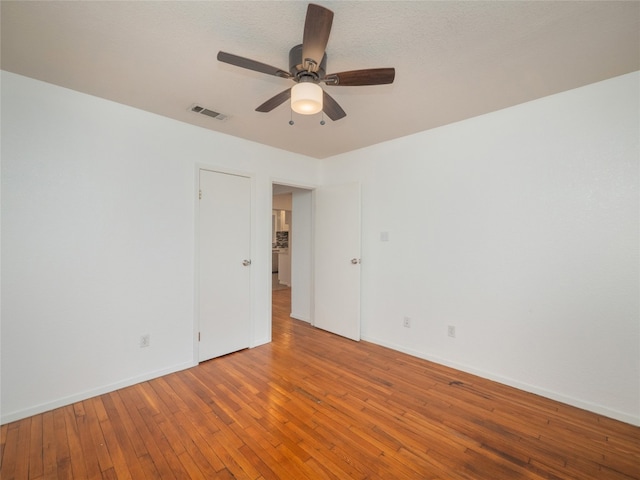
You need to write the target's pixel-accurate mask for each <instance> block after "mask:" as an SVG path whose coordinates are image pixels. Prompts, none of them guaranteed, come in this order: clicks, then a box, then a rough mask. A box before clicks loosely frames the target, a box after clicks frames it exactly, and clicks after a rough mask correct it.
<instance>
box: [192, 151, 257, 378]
mask: <svg viewBox="0 0 640 480" xmlns="http://www.w3.org/2000/svg"><path fill="white" fill-rule="evenodd" d="M201 170H206V171H209V172H215V173H222V174H225V175H237V176H241V177H247V178H249V180H250V185H251V202H250V216H251V219H250V233H249V235H250V237H251V239H250V253H251V255H250V257H253V256H254V253H255V252H256V251H257V250H256V247H257V245H256V238H255V237H256V235H255V232H256V179H255V175H254V174H252V173H248V172H245V171H242V170H235V169H231V168H227V167H221V166H219V165H209V164H204V163H196V164H195V169H194V189H193V192H194V195H193V201H194V210H193V212H194V216H193V223H194V252H193V275H194V277H193V285H194V296H193V331H192V339H193V350H192V351H193V359H192V362H193V365H198V364H199V363H200V341H199V339H198V332H199V331H200V221H199V219H200V171H201ZM255 278H256V275H255V273H254V269H253V268H252V269H251V271H250V280H249V285H250V286H249V304H250V314H249V328H250V335H249V338H250V345H252V344H253V341H254V338H255V312H254V301H253V300H254V298H255V292H254V289H255Z"/></svg>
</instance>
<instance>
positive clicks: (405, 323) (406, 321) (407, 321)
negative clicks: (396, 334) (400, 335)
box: [402, 317, 411, 328]
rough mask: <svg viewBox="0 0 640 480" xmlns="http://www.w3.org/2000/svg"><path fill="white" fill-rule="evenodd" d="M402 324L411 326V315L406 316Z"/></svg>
mask: <svg viewBox="0 0 640 480" xmlns="http://www.w3.org/2000/svg"><path fill="white" fill-rule="evenodd" d="M402 325H404V327H405V328H411V319H410V318H409V317H404V322H403V323H402Z"/></svg>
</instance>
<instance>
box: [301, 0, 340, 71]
mask: <svg viewBox="0 0 640 480" xmlns="http://www.w3.org/2000/svg"><path fill="white" fill-rule="evenodd" d="M332 23H333V12H332V11H331V10H328V9H326V8H324V7H321V6H320V5H315V4H313V3H310V4H309V7H308V8H307V18H306V20H305V22H304V35H303V37H302V66H303V67H304V68H306V69H307V70H309V71H311V72H315V71H317V70H318V67H319V66H320V62H322V57H324V51H325V49H326V48H327V42H329V34H330V33H331V24H332Z"/></svg>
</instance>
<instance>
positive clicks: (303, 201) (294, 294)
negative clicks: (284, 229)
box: [291, 189, 313, 322]
mask: <svg viewBox="0 0 640 480" xmlns="http://www.w3.org/2000/svg"><path fill="white" fill-rule="evenodd" d="M311 196H312V192H311V190H299V189H298V190H295V191H294V192H293V194H292V203H293V209H292V212H291V214H292V217H293V220H292V222H291V228H292V229H293V232H292V240H293V241H292V243H291V247H292V248H291V317H293V318H296V319H298V320H303V321H305V322H311V297H312V288H313V285H312V281H311V279H312V277H313V266H312V258H313V251H312V245H313V238H312V237H313V225H312V223H313V222H312V220H313V215H312V203H311Z"/></svg>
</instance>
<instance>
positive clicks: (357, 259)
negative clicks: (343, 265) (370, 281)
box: [351, 258, 360, 265]
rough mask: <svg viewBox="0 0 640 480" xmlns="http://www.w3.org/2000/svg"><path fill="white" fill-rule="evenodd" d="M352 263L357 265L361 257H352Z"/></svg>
mask: <svg viewBox="0 0 640 480" xmlns="http://www.w3.org/2000/svg"><path fill="white" fill-rule="evenodd" d="M351 263H352V264H353V265H357V264H359V263H360V259H359V258H352V259H351Z"/></svg>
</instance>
